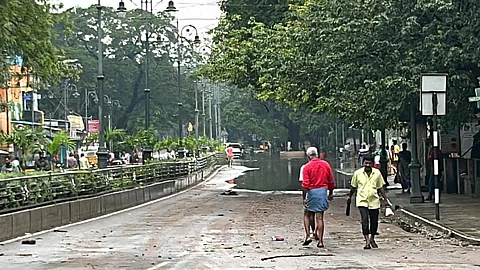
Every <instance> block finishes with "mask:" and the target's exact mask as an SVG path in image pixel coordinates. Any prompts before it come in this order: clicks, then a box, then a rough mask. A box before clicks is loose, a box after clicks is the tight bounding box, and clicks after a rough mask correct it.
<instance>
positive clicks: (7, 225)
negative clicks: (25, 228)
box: [0, 214, 19, 239]
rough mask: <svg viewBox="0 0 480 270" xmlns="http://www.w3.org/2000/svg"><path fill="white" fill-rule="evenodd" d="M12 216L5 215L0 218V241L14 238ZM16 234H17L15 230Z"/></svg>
mask: <svg viewBox="0 0 480 270" xmlns="http://www.w3.org/2000/svg"><path fill="white" fill-rule="evenodd" d="M13 216H14V214H6V215H1V216H0V228H2V229H1V230H0V239H10V238H13V237H15V236H16V235H15V234H13ZM16 233H19V231H18V230H17V232H16Z"/></svg>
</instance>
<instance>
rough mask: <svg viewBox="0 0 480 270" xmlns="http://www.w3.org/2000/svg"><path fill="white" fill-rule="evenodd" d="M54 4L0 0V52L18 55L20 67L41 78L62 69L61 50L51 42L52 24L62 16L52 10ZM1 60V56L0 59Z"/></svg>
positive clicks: (3, 72)
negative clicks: (20, 60) (20, 62)
mask: <svg viewBox="0 0 480 270" xmlns="http://www.w3.org/2000/svg"><path fill="white" fill-rule="evenodd" d="M58 7H59V6H58V5H53V4H51V3H50V1H47V0H38V1H25V0H1V1H0V18H2V19H1V22H2V23H1V27H0V36H1V37H2V38H1V40H0V52H2V54H3V56H10V57H12V58H13V57H15V56H20V57H21V58H22V60H23V63H22V65H23V67H24V70H25V71H33V72H34V73H35V75H36V76H37V77H39V78H41V79H42V80H44V81H55V80H56V79H58V78H60V76H61V75H62V74H63V73H64V72H65V66H64V65H62V62H60V61H59V55H62V52H61V50H58V49H57V48H55V46H53V44H52V42H51V38H52V36H53V35H54V34H53V32H52V29H53V25H54V24H55V23H56V22H57V21H59V20H62V19H63V18H62V17H61V16H55V15H54V14H53V13H52V12H54V11H56V10H57V9H58ZM5 60H6V59H4V58H3V57H2V59H0V63H3V62H4V61H5ZM7 61H11V60H7ZM7 76H8V65H3V64H2V65H0V77H2V78H5V77H7Z"/></svg>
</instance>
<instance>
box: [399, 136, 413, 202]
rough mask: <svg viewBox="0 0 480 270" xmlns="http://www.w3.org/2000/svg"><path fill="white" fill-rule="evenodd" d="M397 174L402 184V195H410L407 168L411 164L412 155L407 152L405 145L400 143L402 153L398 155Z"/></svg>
mask: <svg viewBox="0 0 480 270" xmlns="http://www.w3.org/2000/svg"><path fill="white" fill-rule="evenodd" d="M398 157H399V160H400V161H399V163H398V174H400V178H401V183H402V193H404V192H407V193H410V188H411V186H412V185H411V182H410V168H409V167H408V166H409V165H410V163H411V162H412V153H411V152H410V151H408V150H407V143H402V151H400V153H399V154H398Z"/></svg>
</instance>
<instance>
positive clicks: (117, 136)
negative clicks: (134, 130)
mask: <svg viewBox="0 0 480 270" xmlns="http://www.w3.org/2000/svg"><path fill="white" fill-rule="evenodd" d="M125 135H126V133H125V130H124V129H121V128H114V129H112V130H105V142H106V143H107V145H109V148H110V152H112V151H113V150H114V148H115V147H114V143H115V140H117V141H122V140H123V138H124V137H125Z"/></svg>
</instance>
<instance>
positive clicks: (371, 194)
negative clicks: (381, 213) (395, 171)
mask: <svg viewBox="0 0 480 270" xmlns="http://www.w3.org/2000/svg"><path fill="white" fill-rule="evenodd" d="M351 185H352V187H354V188H356V189H357V207H368V209H378V208H380V199H379V196H378V189H380V188H382V187H383V185H385V181H384V180H383V177H382V174H381V173H380V170H378V169H375V168H372V173H371V174H370V176H368V175H367V173H366V172H365V170H364V168H361V169H358V170H356V171H355V173H354V174H353V177H352V183H351Z"/></svg>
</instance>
